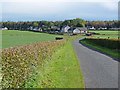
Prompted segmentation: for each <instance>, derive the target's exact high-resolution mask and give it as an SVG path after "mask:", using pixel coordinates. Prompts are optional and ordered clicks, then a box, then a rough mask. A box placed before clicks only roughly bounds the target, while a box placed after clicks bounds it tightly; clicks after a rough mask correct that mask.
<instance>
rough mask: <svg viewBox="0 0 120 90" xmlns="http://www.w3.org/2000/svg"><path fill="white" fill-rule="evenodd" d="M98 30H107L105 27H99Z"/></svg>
mask: <svg viewBox="0 0 120 90" xmlns="http://www.w3.org/2000/svg"><path fill="white" fill-rule="evenodd" d="M98 29H99V30H107V28H106V27H100V28H98Z"/></svg>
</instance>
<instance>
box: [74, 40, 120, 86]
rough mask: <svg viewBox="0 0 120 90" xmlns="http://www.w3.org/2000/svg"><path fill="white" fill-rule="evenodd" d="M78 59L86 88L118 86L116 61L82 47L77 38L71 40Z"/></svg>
mask: <svg viewBox="0 0 120 90" xmlns="http://www.w3.org/2000/svg"><path fill="white" fill-rule="evenodd" d="M73 46H74V49H75V52H76V54H77V56H78V59H79V61H80V66H81V70H82V72H83V76H84V79H85V85H86V88H118V62H117V61H115V60H113V59H112V58H110V57H108V56H106V55H104V54H101V53H99V52H97V51H93V50H91V49H88V48H87V47H84V46H83V45H81V44H80V43H79V40H76V41H74V42H73Z"/></svg>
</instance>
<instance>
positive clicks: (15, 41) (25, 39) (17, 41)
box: [0, 30, 62, 48]
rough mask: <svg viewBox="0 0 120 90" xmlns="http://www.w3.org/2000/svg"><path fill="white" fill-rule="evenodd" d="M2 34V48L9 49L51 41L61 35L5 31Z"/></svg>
mask: <svg viewBox="0 0 120 90" xmlns="http://www.w3.org/2000/svg"><path fill="white" fill-rule="evenodd" d="M1 32H2V48H9V47H15V46H21V45H26V44H32V43H36V42H43V41H53V40H55V37H59V36H60V37H62V35H50V34H45V33H39V32H30V31H18V30H5V31H1ZM0 35H1V34H0Z"/></svg>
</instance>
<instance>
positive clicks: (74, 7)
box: [0, 0, 119, 21]
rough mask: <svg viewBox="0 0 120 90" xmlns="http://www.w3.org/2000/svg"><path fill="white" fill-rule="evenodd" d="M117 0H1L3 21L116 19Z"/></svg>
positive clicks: (0, 8) (0, 15)
mask: <svg viewBox="0 0 120 90" xmlns="http://www.w3.org/2000/svg"><path fill="white" fill-rule="evenodd" d="M118 1H119V0H1V1H0V19H1V20H3V21H36V20H38V21H39V20H53V21H56V20H66V19H73V18H83V19H85V20H117V19H118Z"/></svg>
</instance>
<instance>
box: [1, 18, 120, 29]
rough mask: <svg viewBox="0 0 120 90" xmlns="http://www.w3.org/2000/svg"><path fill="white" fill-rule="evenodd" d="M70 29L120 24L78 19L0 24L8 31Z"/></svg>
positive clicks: (118, 24) (119, 26)
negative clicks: (66, 27) (65, 27)
mask: <svg viewBox="0 0 120 90" xmlns="http://www.w3.org/2000/svg"><path fill="white" fill-rule="evenodd" d="M66 25H68V26H70V27H95V28H96V29H98V28H100V27H106V28H107V29H109V28H120V23H119V22H118V21H117V20H113V21H85V20H83V19H80V18H76V19H71V20H65V21H27V22H10V21H8V22H0V27H3V28H4V27H7V28H8V29H9V30H31V29H32V28H41V29H42V30H51V27H58V28H62V27H63V26H66Z"/></svg>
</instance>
